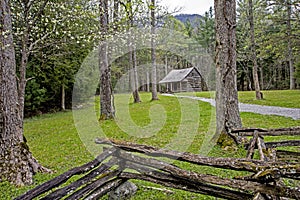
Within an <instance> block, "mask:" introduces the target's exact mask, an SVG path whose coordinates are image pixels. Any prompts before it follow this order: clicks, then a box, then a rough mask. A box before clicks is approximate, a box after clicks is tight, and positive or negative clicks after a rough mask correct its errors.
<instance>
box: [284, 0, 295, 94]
mask: <svg viewBox="0 0 300 200" xmlns="http://www.w3.org/2000/svg"><path fill="white" fill-rule="evenodd" d="M286 4H287V5H286V6H287V17H288V18H287V22H286V25H287V36H288V37H287V39H288V62H289V68H290V89H291V90H294V89H295V87H296V84H295V82H296V80H295V76H294V74H295V68H294V64H293V48H292V41H291V40H292V38H291V37H292V27H291V16H292V5H291V0H287V1H286Z"/></svg>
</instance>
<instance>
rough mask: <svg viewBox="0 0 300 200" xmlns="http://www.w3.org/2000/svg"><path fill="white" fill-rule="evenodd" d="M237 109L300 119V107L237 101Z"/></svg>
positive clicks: (209, 100) (210, 100)
mask: <svg viewBox="0 0 300 200" xmlns="http://www.w3.org/2000/svg"><path fill="white" fill-rule="evenodd" d="M163 95H164V96H171V97H179V98H188V99H194V100H198V101H203V102H207V103H210V104H211V105H212V106H215V105H216V102H215V100H214V99H208V98H203V97H194V96H182V95H173V94H163ZM239 110H240V112H252V113H258V114H262V115H278V116H284V117H291V118H293V119H295V120H298V119H300V108H284V107H277V106H261V105H255V104H245V103H239Z"/></svg>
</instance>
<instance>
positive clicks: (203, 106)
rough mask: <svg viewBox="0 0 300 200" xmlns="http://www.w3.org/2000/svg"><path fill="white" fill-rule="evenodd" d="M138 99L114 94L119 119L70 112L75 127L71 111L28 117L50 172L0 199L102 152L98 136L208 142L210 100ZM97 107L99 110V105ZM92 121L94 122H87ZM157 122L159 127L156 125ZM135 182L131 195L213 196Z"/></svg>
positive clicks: (3, 187) (251, 120) (252, 118)
mask: <svg viewBox="0 0 300 200" xmlns="http://www.w3.org/2000/svg"><path fill="white" fill-rule="evenodd" d="M274 96H276V95H274ZM278 96H279V95H278ZM141 98H142V101H143V102H142V103H139V104H132V103H130V102H131V101H132V100H131V99H130V98H129V96H128V95H116V107H117V119H116V120H115V121H112V120H110V121H104V122H101V123H100V125H98V122H97V117H96V116H97V112H95V110H94V107H93V106H92V107H89V108H86V109H82V110H78V111H75V112H74V113H75V118H76V120H75V121H76V126H75V123H74V121H73V113H72V112H59V113H55V114H46V115H42V116H39V117H34V118H31V119H26V120H25V136H26V138H27V140H28V144H29V146H30V149H31V151H32V152H33V155H34V156H35V157H36V158H37V159H38V160H39V161H40V163H41V164H43V165H44V166H45V167H48V168H50V169H52V170H53V171H54V173H53V174H37V175H36V176H35V177H34V185H32V186H27V187H21V188H16V187H14V186H12V185H10V184H9V183H7V182H4V183H0V199H1V200H2V199H3V200H4V199H11V198H14V197H16V196H18V195H20V194H22V193H24V192H25V191H27V190H29V189H30V188H33V187H35V186H37V185H38V184H41V183H43V182H45V181H47V180H50V179H51V178H53V177H55V176H57V175H59V174H61V173H63V172H65V171H68V170H69V169H70V168H72V167H76V166H80V165H82V164H84V163H86V162H88V161H90V160H92V159H93V157H94V156H95V155H97V154H99V153H100V152H101V151H102V146H100V145H96V144H95V143H94V139H95V138H96V137H105V138H113V139H117V140H126V141H131V142H136V143H141V144H148V145H153V146H156V147H161V148H171V149H176V150H182V149H183V150H186V151H189V152H192V153H196V154H198V153H201V152H200V149H201V147H202V146H204V144H205V142H203V141H206V140H207V133H208V132H210V130H212V127H210V122H211V119H213V113H214V110H213V108H212V107H211V106H210V105H209V104H208V103H204V102H198V101H193V100H189V99H177V98H171V97H165V96H160V97H159V98H160V100H159V101H153V102H151V101H149V100H150V99H151V96H150V94H147V93H142V94H141ZM244 98H246V97H244ZM247 98H248V97H247ZM96 101H97V102H98V100H96ZM278 101H279V100H278ZM128 102H129V103H128ZM286 104H288V101H283V103H282V105H283V106H284V107H285V105H286ZM122 108H125V109H122ZM96 109H97V110H98V106H96ZM127 110H129V113H128V112H127ZM90 113H92V115H91V116H92V117H94V118H93V119H92V120H90V118H88V116H89V115H90ZM95 113H96V114H95ZM241 117H242V121H243V124H244V126H245V127H262V128H278V127H290V126H299V125H300V120H292V119H289V118H284V117H278V116H263V115H258V114H252V113H241ZM128 119H132V120H128ZM156 119H159V120H156ZM93 120H94V122H91V121H93ZM151 120H152V121H151ZM157 124H158V125H159V129H155V128H157V127H156V125H157ZM76 127H77V128H76ZM153 130H154V131H153ZM203 143H204V144H203ZM210 150H211V151H210V152H209V154H208V155H209V156H214V157H244V156H245V153H246V152H245V151H244V150H243V149H239V150H237V151H224V150H223V149H221V148H220V147H218V146H214V147H213V148H212V149H210ZM202 153H203V152H202ZM175 163H176V164H178V165H179V166H180V167H182V168H184V169H190V170H194V171H197V172H201V173H209V174H216V175H219V176H222V177H228V178H232V177H234V176H237V175H241V173H240V172H235V171H230V170H221V169H212V168H209V167H199V166H195V165H191V164H187V163H182V162H175ZM242 174H243V173H242ZM135 183H136V184H137V185H138V186H140V190H139V191H138V193H137V195H136V196H135V197H133V199H146V198H147V199H214V198H208V197H206V196H203V195H198V194H192V193H188V192H184V191H180V190H173V191H174V194H165V193H163V192H160V191H155V190H149V189H145V188H144V187H142V186H154V187H159V186H157V185H154V184H150V183H146V182H142V181H135Z"/></svg>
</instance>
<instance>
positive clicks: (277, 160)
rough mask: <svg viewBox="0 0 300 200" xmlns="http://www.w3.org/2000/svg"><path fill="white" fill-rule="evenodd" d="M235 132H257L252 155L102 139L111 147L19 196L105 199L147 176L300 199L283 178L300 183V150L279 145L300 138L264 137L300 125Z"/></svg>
mask: <svg viewBox="0 0 300 200" xmlns="http://www.w3.org/2000/svg"><path fill="white" fill-rule="evenodd" d="M231 134H237V135H239V136H248V137H252V139H251V140H250V142H249V143H248V144H247V145H246V147H247V149H248V153H247V158H242V159H238V158H213V157H204V156H200V155H197V154H192V153H187V152H177V151H171V150H165V149H158V148H155V147H152V146H147V145H140V144H133V143H128V142H120V141H114V140H106V139H97V140H96V143H98V144H106V145H108V146H110V147H109V148H105V149H104V151H103V153H101V154H100V155H99V156H98V157H97V158H96V159H95V160H93V161H91V162H89V163H87V164H85V165H82V166H80V167H75V168H73V169H71V170H69V171H67V172H65V173H64V174H61V175H59V176H57V177H55V178H54V179H52V180H50V181H48V182H45V183H43V184H41V185H39V186H37V187H36V188H34V189H32V190H30V191H28V192H26V193H25V194H23V195H21V196H19V197H17V198H16V199H17V200H28V199H34V198H38V199H44V200H46V199H49V200H50V199H51V200H53V199H62V198H64V199H99V198H101V197H103V196H104V195H106V194H107V193H108V192H110V191H112V190H115V189H116V188H118V187H119V186H120V185H122V184H123V183H125V182H126V181H128V180H143V181H147V182H152V183H156V184H159V185H161V186H164V187H168V188H175V189H181V190H185V191H189V192H193V193H200V194H204V195H209V196H214V197H220V198H224V199H245V200H246V199H262V200H264V199H286V198H289V199H300V188H298V187H292V186H288V185H285V184H284V182H286V181H283V180H290V182H291V181H292V182H294V183H296V184H297V183H299V181H300V163H299V152H297V151H295V152H288V151H276V149H275V148H276V147H279V146H296V147H295V148H299V142H300V141H299V140H298V141H297V140H293V141H291V140H290V141H280V142H276V143H275V142H272V143H270V142H264V140H263V137H264V136H266V135H268V136H278V135H285V134H287V135H294V136H299V135H300V128H291V129H276V130H275V129H274V130H265V129H235V130H232V132H231ZM255 149H257V150H258V152H259V153H258V154H259V155H260V158H259V159H256V160H255V159H253V155H254V152H255ZM160 158H168V159H160ZM166 160H168V161H166ZM175 160H176V163H178V162H187V163H191V165H200V166H208V167H213V168H220V169H228V170H235V171H245V172H248V174H249V175H247V176H244V177H229V178H224V177H220V176H217V175H210V174H204V173H203V174H202V173H198V172H194V171H188V170H185V169H181V168H180V167H178V166H176V165H175V164H174V162H173V161H175ZM78 175H80V176H78ZM71 178H72V179H71Z"/></svg>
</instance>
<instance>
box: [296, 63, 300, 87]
mask: <svg viewBox="0 0 300 200" xmlns="http://www.w3.org/2000/svg"><path fill="white" fill-rule="evenodd" d="M295 78H296V82H297V84H298V87H300V62H299V63H297V65H296V71H295Z"/></svg>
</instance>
